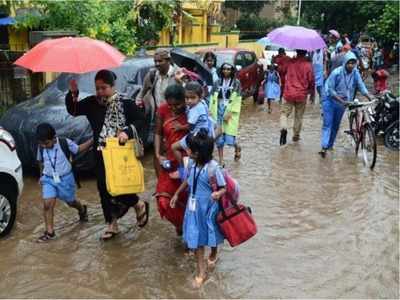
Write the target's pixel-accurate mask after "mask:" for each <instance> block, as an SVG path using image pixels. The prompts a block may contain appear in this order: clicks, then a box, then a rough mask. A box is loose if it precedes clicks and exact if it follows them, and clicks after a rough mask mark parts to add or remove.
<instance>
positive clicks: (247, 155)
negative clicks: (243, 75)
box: [0, 101, 399, 298]
mask: <svg viewBox="0 0 400 300" xmlns="http://www.w3.org/2000/svg"><path fill="white" fill-rule="evenodd" d="M273 109H274V111H273V113H272V114H271V115H270V114H268V113H266V112H264V111H261V110H260V107H256V106H254V105H253V103H252V101H247V102H246V104H245V107H244V108H243V113H242V122H241V129H240V139H239V140H240V142H241V144H242V148H243V150H242V154H243V155H242V160H241V162H240V163H235V162H233V150H231V149H229V150H228V151H227V165H226V167H227V168H228V170H229V171H230V172H231V173H232V175H233V176H234V177H235V178H237V179H238V181H239V183H240V185H241V199H242V201H243V202H244V203H246V204H247V205H249V206H251V207H252V210H253V214H254V216H255V219H256V221H257V224H258V230H259V232H258V234H257V235H256V236H255V237H254V238H253V239H251V240H250V241H249V242H247V243H245V244H243V245H241V246H239V247H237V248H230V247H229V245H228V244H227V243H225V245H224V246H223V248H222V251H221V257H220V260H219V262H218V265H217V268H216V270H215V271H214V272H213V273H211V274H210V278H209V280H208V281H207V283H206V284H205V286H204V287H203V288H201V289H200V290H197V291H196V290H193V289H192V288H191V284H190V283H191V279H192V277H191V276H189V275H190V274H193V273H194V271H195V264H194V259H193V258H186V257H184V255H183V251H184V250H183V246H182V243H181V242H180V240H179V238H178V237H176V234H175V231H174V228H173V226H172V225H170V224H169V223H167V222H166V221H164V220H162V219H160V217H159V215H158V211H157V209H156V203H155V201H154V200H151V194H152V193H153V192H154V189H155V177H154V172H153V169H152V159H151V155H147V157H146V158H145V161H144V165H145V168H146V180H147V182H146V186H147V192H146V193H145V194H143V195H142V198H143V199H148V200H151V217H150V221H149V225H148V226H146V227H145V228H144V229H142V230H140V231H139V230H138V229H137V228H136V227H134V226H133V224H135V222H136V217H135V214H134V212H133V210H132V211H131V212H129V213H128V214H127V215H126V216H125V217H124V218H123V219H122V220H121V222H120V223H121V231H122V234H120V235H119V236H118V237H117V238H116V239H115V240H113V241H109V242H106V243H104V242H100V241H99V237H100V235H101V233H102V231H103V230H104V224H103V222H104V221H103V215H102V212H101V207H100V200H99V197H98V194H97V189H96V184H95V180H94V179H87V180H85V181H83V182H82V186H83V187H82V188H81V189H80V190H78V197H79V199H80V200H81V201H82V202H84V203H87V204H88V206H89V222H88V223H86V224H79V223H78V216H77V215H76V213H75V211H73V210H71V209H69V208H67V207H66V206H65V205H64V204H61V203H58V204H57V207H56V218H55V224H56V232H57V235H58V239H57V240H55V241H52V242H50V243H48V244H37V243H36V242H35V239H36V238H37V237H38V235H39V234H40V233H41V232H42V231H43V221H42V202H41V199H40V187H39V185H38V183H37V179H35V178H32V177H29V178H26V179H25V190H24V193H23V196H22V198H21V199H20V202H19V211H18V216H17V221H16V226H15V228H14V230H13V231H12V233H11V235H10V236H9V237H8V238H7V239H5V240H1V241H0V274H1V276H0V278H1V279H0V297H1V298H4V297H6V298H15V297H17V298H25V297H29V298H43V297H45V298H110V297H111V298H149V297H152V298H175V297H177V298H328V297H329V298H398V297H399V273H398V266H399V249H398V245H399V226H398V221H399V173H398V170H399V164H398V159H399V157H398V153H397V152H391V151H389V150H387V149H385V148H384V146H383V145H382V142H381V143H380V145H379V147H378V158H377V164H376V167H375V170H374V171H370V170H369V169H367V168H366V167H364V166H363V163H362V161H361V159H360V158H359V159H357V158H356V157H355V155H354V154H353V149H352V147H351V144H350V140H349V139H348V137H347V136H345V135H344V134H343V130H344V129H347V128H344V126H346V125H347V122H345V119H344V122H343V123H342V125H343V126H342V129H341V130H340V132H341V133H340V134H339V137H338V140H337V143H336V145H335V149H334V151H333V152H329V153H328V155H327V158H325V159H322V158H320V157H319V155H318V154H317V153H318V151H319V135H320V123H321V121H320V116H319V107H318V106H317V105H315V106H314V107H310V106H308V109H307V112H306V115H305V120H304V126H303V132H302V140H301V141H300V142H299V143H292V142H291V130H289V135H288V139H289V144H288V145H287V146H284V147H279V130H280V128H279V109H278V107H277V106H274V107H273Z"/></svg>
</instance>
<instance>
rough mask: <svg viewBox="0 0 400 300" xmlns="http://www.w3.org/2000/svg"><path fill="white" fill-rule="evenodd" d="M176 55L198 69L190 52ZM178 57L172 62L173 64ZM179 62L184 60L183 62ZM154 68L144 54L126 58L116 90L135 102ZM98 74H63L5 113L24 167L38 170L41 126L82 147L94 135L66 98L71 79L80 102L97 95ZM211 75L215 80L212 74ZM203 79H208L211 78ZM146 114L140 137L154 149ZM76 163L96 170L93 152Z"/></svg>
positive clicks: (147, 109) (80, 156)
mask: <svg viewBox="0 0 400 300" xmlns="http://www.w3.org/2000/svg"><path fill="white" fill-rule="evenodd" d="M175 54H176V55H175V56H174V58H175V59H176V60H177V65H181V66H185V64H188V65H187V67H188V68H189V69H190V68H191V67H193V66H196V64H194V62H191V61H190V57H189V56H190V53H187V52H186V51H185V50H180V51H177V52H176V53H175ZM192 55H193V54H192ZM180 56H184V57H185V59H186V60H185V62H182V59H180ZM174 58H173V59H172V60H173V62H174ZM196 58H197V57H196ZM178 59H180V60H179V62H178ZM152 67H154V60H153V57H152V56H147V55H145V54H142V55H139V56H136V57H132V58H128V59H126V60H125V61H124V62H123V63H122V65H121V66H120V67H118V68H115V69H112V71H113V72H115V73H116V75H117V81H116V90H117V91H118V92H120V93H122V94H124V95H125V96H126V97H127V98H129V99H132V101H133V102H134V99H135V98H136V96H137V94H138V93H139V91H140V89H141V88H142V86H143V81H144V77H145V76H146V74H147V73H148V71H149V70H150V69H151V68H152ZM95 75H96V72H90V73H85V74H80V75H76V74H68V73H63V74H61V75H60V76H59V77H58V78H57V79H56V80H54V81H53V82H51V83H50V84H49V85H48V86H47V87H46V88H45V89H44V90H43V91H42V92H41V93H40V94H39V95H38V96H36V97H34V98H32V99H30V100H28V101H25V102H22V103H20V104H18V105H16V106H14V107H12V108H11V109H10V110H8V111H7V112H6V113H5V114H4V116H3V118H2V119H1V120H0V125H1V126H3V127H4V128H5V129H7V130H8V131H9V132H11V134H12V135H13V136H14V137H15V142H16V144H17V151H18V155H19V157H20V159H21V161H22V165H23V166H24V167H26V168H32V167H36V155H35V154H36V149H37V143H36V140H35V131H36V127H37V125H38V124H39V123H42V122H48V123H50V124H52V125H53V126H54V128H55V129H56V131H57V134H58V135H59V136H60V137H63V138H69V139H72V140H74V141H75V142H77V143H78V144H79V143H82V142H84V141H86V140H87V139H89V138H90V137H91V136H92V130H91V127H90V124H89V122H88V121H87V119H86V117H83V116H82V117H76V118H75V117H73V116H71V115H70V114H69V113H68V112H67V110H66V107H65V95H66V94H67V92H68V84H69V81H70V80H71V79H75V80H77V82H78V86H79V97H80V99H82V98H85V97H87V96H89V95H93V94H95V86H94V77H95ZM202 75H203V76H206V75H207V74H204V73H203V74H202ZM209 76H210V77H211V74H209ZM202 79H203V78H202ZM203 80H207V78H204V79H203ZM133 105H135V104H133ZM145 113H146V122H145V123H146V126H145V128H144V130H143V131H142V132H139V135H140V137H141V138H142V140H143V141H144V144H145V146H150V145H152V144H153V140H154V132H153V130H152V123H153V122H152V120H153V119H154V111H153V110H152V109H151V108H150V107H147V106H146V107H145ZM74 162H75V167H76V169H77V170H91V169H92V168H93V167H94V159H93V153H92V152H91V151H89V152H84V153H81V154H78V155H77V156H76V157H74Z"/></svg>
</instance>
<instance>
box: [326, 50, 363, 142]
mask: <svg viewBox="0 0 400 300" xmlns="http://www.w3.org/2000/svg"><path fill="white" fill-rule="evenodd" d="M351 59H355V60H357V58H356V56H355V55H354V53H353V52H348V53H347V54H346V56H345V58H344V62H343V65H342V66H341V67H338V68H336V69H335V70H333V71H332V73H331V74H330V75H329V77H328V79H327V80H326V82H325V86H324V101H323V103H322V109H323V117H324V119H323V124H322V134H321V147H322V148H323V149H329V148H332V147H333V144H334V143H335V139H336V135H337V132H338V130H339V127H340V122H341V121H342V117H343V114H344V111H345V108H344V106H343V105H342V104H340V103H339V102H338V101H337V100H336V99H334V96H340V97H341V98H343V99H344V100H345V101H353V99H354V96H355V93H356V89H358V90H359V91H360V92H361V94H363V95H367V94H368V90H367V88H366V86H365V84H364V82H363V81H362V78H361V75H360V72H359V71H358V70H357V68H354V69H353V71H352V72H351V73H347V71H346V68H345V65H346V63H347V62H348V61H349V60H351Z"/></svg>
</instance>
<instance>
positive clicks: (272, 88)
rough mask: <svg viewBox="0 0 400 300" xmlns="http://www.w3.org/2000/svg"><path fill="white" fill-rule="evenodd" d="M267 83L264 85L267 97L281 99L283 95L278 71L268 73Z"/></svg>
mask: <svg viewBox="0 0 400 300" xmlns="http://www.w3.org/2000/svg"><path fill="white" fill-rule="evenodd" d="M266 75H267V76H266V84H265V85H264V95H265V98H267V99H272V100H275V99H279V98H280V96H281V87H280V85H279V76H278V72H276V71H274V72H267V73H266Z"/></svg>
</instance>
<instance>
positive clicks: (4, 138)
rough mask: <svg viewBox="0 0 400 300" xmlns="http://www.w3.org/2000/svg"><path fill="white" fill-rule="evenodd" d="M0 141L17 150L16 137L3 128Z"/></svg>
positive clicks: (0, 130)
mask: <svg viewBox="0 0 400 300" xmlns="http://www.w3.org/2000/svg"><path fill="white" fill-rule="evenodd" d="M0 142H3V143H4V144H6V145H7V146H8V148H10V150H11V151H14V150H15V141H14V138H13V137H12V135H11V134H10V133H9V132H8V131H6V130H4V129H3V128H0Z"/></svg>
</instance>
